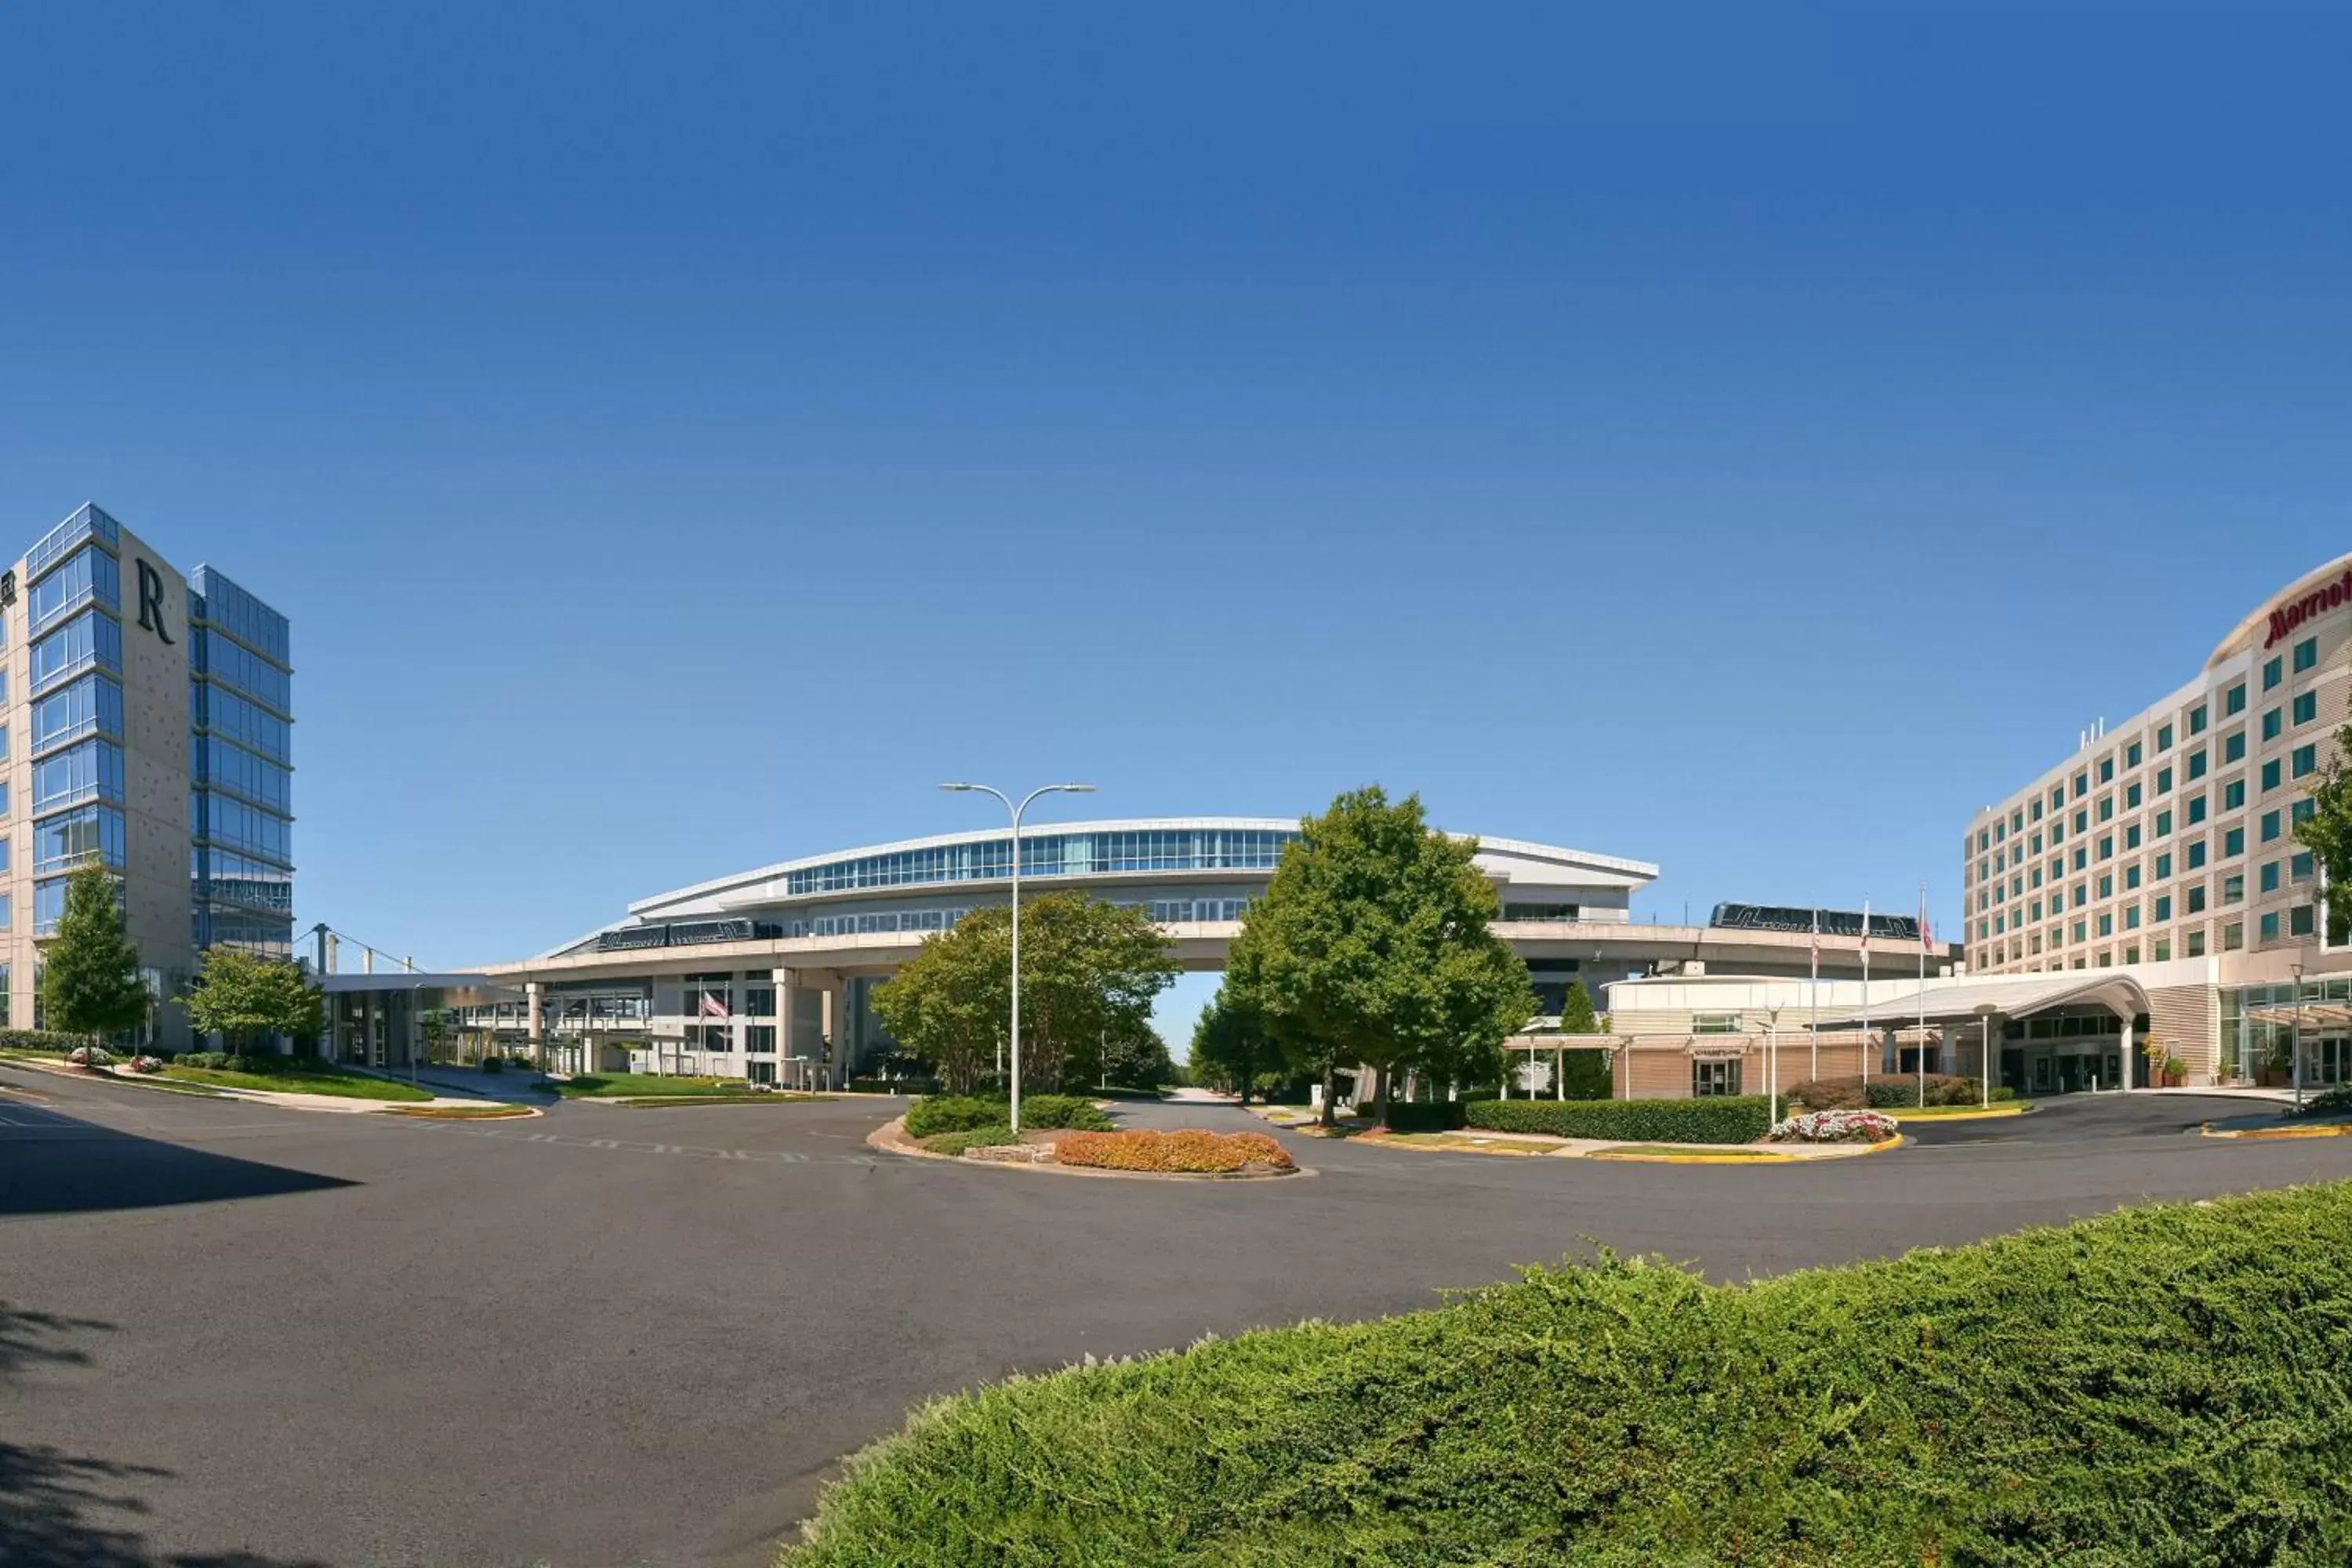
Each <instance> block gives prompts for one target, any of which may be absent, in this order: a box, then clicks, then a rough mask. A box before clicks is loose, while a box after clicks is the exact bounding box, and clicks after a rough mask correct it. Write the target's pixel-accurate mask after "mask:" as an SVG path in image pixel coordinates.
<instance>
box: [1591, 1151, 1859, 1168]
mask: <svg viewBox="0 0 2352 1568" xmlns="http://www.w3.org/2000/svg"><path fill="white" fill-rule="evenodd" d="M1819 1157H1820V1156H1818V1155H1816V1156H1815V1158H1816V1159H1818V1158H1819ZM1581 1158H1583V1159H1587V1160H1615V1161H1619V1162H1622V1163H1629V1164H1642V1165H1802V1164H1807V1163H1810V1162H1808V1161H1805V1160H1801V1159H1799V1158H1798V1157H1797V1156H1796V1155H1794V1154H1779V1153H1773V1154H1644V1153H1642V1152H1638V1151H1634V1150H1618V1149H1595V1150H1594V1151H1592V1152H1591V1153H1590V1154H1586V1155H1583V1156H1581Z"/></svg>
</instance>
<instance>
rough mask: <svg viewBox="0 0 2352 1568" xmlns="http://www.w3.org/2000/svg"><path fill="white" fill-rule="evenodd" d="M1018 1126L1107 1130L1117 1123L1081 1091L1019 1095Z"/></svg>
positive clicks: (1082, 1130)
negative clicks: (1019, 1112) (1019, 1114)
mask: <svg viewBox="0 0 2352 1568" xmlns="http://www.w3.org/2000/svg"><path fill="white" fill-rule="evenodd" d="M1000 1109H1002V1108H1001V1107H1000ZM1021 1125H1022V1126H1024V1127H1057V1128H1058V1127H1066V1128H1068V1129H1070V1130H1071V1131H1076V1132H1108V1131H1110V1130H1111V1129H1112V1127H1113V1126H1115V1125H1117V1124H1116V1123H1115V1122H1113V1121H1111V1119H1110V1118H1109V1117H1108V1116H1106V1115H1104V1114H1103V1112H1102V1110H1100V1109H1099V1108H1098V1107H1097V1106H1096V1104H1095V1102H1094V1101H1093V1100H1088V1099H1087V1097H1086V1096H1085V1095H1082V1094H1024V1095H1023V1096H1022V1097H1021Z"/></svg>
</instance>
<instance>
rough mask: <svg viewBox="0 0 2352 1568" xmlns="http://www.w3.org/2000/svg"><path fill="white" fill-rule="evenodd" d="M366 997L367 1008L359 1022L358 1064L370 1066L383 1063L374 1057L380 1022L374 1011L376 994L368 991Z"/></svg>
mask: <svg viewBox="0 0 2352 1568" xmlns="http://www.w3.org/2000/svg"><path fill="white" fill-rule="evenodd" d="M366 997H367V1010H366V1012H365V1014H364V1015H363V1016H362V1021H361V1024H360V1031H361V1032H360V1065H361V1066H362V1067H371V1068H372V1067H380V1066H382V1065H383V1064H382V1063H380V1062H378V1061H377V1060H376V1059H375V1047H376V1040H377V1038H378V1036H377V1028H378V1026H379V1022H380V1020H379V1017H378V1015H377V1012H376V994H375V993H374V992H373V991H370V992H368V993H366Z"/></svg>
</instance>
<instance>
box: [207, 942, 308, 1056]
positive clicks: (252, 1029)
mask: <svg viewBox="0 0 2352 1568" xmlns="http://www.w3.org/2000/svg"><path fill="white" fill-rule="evenodd" d="M323 997H324V993H323V992H322V991H321V990H320V987H318V986H314V985H312V984H310V982H309V981H308V980H306V979H304V978H303V975H302V971H301V969H300V968H299V966H297V965H295V964H292V963H287V962H286V961H285V960H284V959H281V958H264V957H262V956H261V955H260V954H259V953H256V952H247V951H246V950H245V949H243V948H237V947H215V948H207V949H206V950H205V955H204V959H203V961H202V963H201V964H200V965H199V967H198V969H197V971H196V979H195V984H193V985H191V986H190V987H189V988H188V994H187V1004H188V1026H189V1027H191V1028H193V1029H194V1030H195V1031H196V1032H197V1033H198V1034H201V1035H218V1036H220V1037H222V1038H223V1039H225V1040H226V1041H227V1042H228V1047H229V1049H231V1050H233V1051H240V1052H241V1051H243V1050H244V1049H245V1047H247V1045H249V1044H251V1043H252V1042H253V1040H254V1038H255V1037H257V1036H260V1035H266V1034H268V1033H270V1032H271V1031H272V1030H277V1031H278V1032H281V1033H283V1034H286V1035H288V1036H290V1037H293V1038H295V1039H298V1040H301V1039H309V1040H315V1039H317V1038H318V1037H319V1034H320V1030H321V1028H322V1027H323V1026H324V1025H325V1022H326V1018H325V1007H324V1002H323Z"/></svg>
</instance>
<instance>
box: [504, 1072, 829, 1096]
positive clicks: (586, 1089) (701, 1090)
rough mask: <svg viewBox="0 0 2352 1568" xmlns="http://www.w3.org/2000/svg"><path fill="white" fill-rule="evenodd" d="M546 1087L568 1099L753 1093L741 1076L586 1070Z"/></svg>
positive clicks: (553, 1080) (550, 1083)
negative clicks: (697, 1075)
mask: <svg viewBox="0 0 2352 1568" xmlns="http://www.w3.org/2000/svg"><path fill="white" fill-rule="evenodd" d="M547 1087H548V1088H550V1089H553V1090H555V1092H556V1093H558V1094H560V1095H562V1096H563V1098H564V1099H566V1100H624V1099H628V1098H631V1097H635V1098H638V1099H654V1098H667V1099H674V1098H676V1097H677V1096H680V1095H691V1096H693V1097H695V1098H697V1099H706V1098H709V1097H712V1096H723V1095H737V1096H741V1097H744V1098H750V1097H751V1095H752V1093H753V1091H752V1090H751V1089H748V1088H746V1087H745V1085H744V1081H743V1080H742V1079H740V1078H688V1077H685V1076H677V1077H672V1076H670V1075H668V1074H666V1073H650V1072H583V1073H577V1074H574V1075H573V1076H572V1077H571V1078H564V1079H550V1080H548V1085H547ZM758 1098H760V1099H761V1100H768V1099H776V1100H782V1098H783V1095H782V1092H779V1093H777V1094H775V1095H773V1096H770V1095H765V1094H762V1095H760V1096H758Z"/></svg>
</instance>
